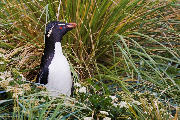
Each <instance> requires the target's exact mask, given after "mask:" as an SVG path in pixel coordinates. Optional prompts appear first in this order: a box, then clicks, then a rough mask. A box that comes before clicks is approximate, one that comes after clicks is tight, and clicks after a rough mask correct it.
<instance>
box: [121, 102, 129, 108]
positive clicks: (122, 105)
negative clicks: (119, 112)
mask: <svg viewBox="0 0 180 120" xmlns="http://www.w3.org/2000/svg"><path fill="white" fill-rule="evenodd" d="M119 107H120V108H123V107H125V108H128V105H127V103H126V102H125V101H121V102H120V103H119Z"/></svg>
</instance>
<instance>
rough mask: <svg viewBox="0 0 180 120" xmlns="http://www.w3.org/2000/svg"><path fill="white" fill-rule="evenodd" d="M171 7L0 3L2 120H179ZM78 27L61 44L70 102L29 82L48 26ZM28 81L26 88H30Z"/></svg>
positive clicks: (74, 0)
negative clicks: (51, 23) (68, 76)
mask: <svg viewBox="0 0 180 120" xmlns="http://www.w3.org/2000/svg"><path fill="white" fill-rule="evenodd" d="M179 6H180V4H179V3H178V2H176V1H169V2H165V1H155V0H153V1H151V0H114V1H113V0H84V1H82V0H60V1H53V0H47V1H42V0H33V1H32V0H16V1H13V0H10V1H7V0H2V1H0V11H1V12H0V30H1V33H0V60H1V61H0V71H1V72H0V91H1V92H0V99H1V101H0V118H4V119H25V118H27V119H36V118H38V119H40V120H41V119H52V120H53V119H55V118H57V119H85V120H90V119H92V118H94V119H104V120H109V119H110V118H111V119H124V120H126V119H146V120H149V119H153V120H155V119H157V120H161V119H163V120H164V119H167V120H169V119H177V117H178V109H179V103H180V51H179V50H180V48H179V45H180V44H179V41H180V39H179V38H180V34H179V30H180V29H179V28H180V24H179V23H180V19H179V14H178V11H179ZM56 20H58V21H66V22H76V23H77V27H76V29H75V30H72V31H71V32H70V33H68V34H67V35H65V36H64V38H63V41H62V42H63V43H62V44H63V50H64V54H65V55H66V57H67V58H68V60H69V63H70V64H71V71H72V73H73V78H74V87H75V90H74V96H73V97H71V98H67V97H65V96H59V98H52V97H50V96H48V94H47V92H46V90H45V88H44V87H43V86H41V87H39V86H38V85H37V84H35V83H34V80H35V78H36V76H37V74H38V70H39V64H40V59H41V55H42V52H43V48H44V37H43V35H44V31H45V26H46V23H48V22H49V21H56ZM28 81H29V82H28Z"/></svg>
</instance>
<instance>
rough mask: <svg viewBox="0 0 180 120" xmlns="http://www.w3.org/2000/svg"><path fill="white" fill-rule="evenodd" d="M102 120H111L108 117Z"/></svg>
mask: <svg viewBox="0 0 180 120" xmlns="http://www.w3.org/2000/svg"><path fill="white" fill-rule="evenodd" d="M103 120H111V118H110V117H105V118H103Z"/></svg>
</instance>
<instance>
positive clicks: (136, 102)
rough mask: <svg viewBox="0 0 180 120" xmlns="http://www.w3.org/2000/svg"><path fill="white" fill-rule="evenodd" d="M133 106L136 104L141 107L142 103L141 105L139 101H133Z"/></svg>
mask: <svg viewBox="0 0 180 120" xmlns="http://www.w3.org/2000/svg"><path fill="white" fill-rule="evenodd" d="M132 103H133V104H136V105H141V104H142V103H140V102H139V101H136V100H133V102H132Z"/></svg>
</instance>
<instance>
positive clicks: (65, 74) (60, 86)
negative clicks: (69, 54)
mask: <svg viewBox="0 0 180 120" xmlns="http://www.w3.org/2000/svg"><path fill="white" fill-rule="evenodd" d="M46 87H47V90H48V91H50V92H51V95H52V96H57V95H58V94H59V93H61V94H65V95H67V96H70V95H71V87H72V78H71V72H70V67H69V63H68V61H67V59H66V57H65V56H64V55H63V53H62V47H61V43H60V42H56V43H55V54H54V57H53V59H52V61H51V64H50V65H49V75H48V83H47V85H46Z"/></svg>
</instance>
